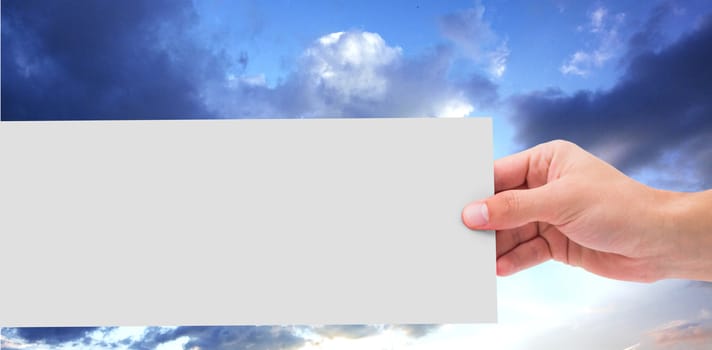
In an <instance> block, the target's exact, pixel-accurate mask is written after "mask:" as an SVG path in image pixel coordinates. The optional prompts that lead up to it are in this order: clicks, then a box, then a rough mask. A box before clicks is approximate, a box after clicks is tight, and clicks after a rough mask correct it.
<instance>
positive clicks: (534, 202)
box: [462, 185, 560, 230]
mask: <svg viewBox="0 0 712 350" xmlns="http://www.w3.org/2000/svg"><path fill="white" fill-rule="evenodd" d="M548 187H549V186H547V185H544V186H541V187H536V188H533V189H526V190H509V191H503V192H500V193H498V194H496V195H494V196H492V197H490V198H487V199H485V200H483V201H475V202H472V203H470V204H468V205H467V206H465V208H464V209H463V210H462V222H463V223H464V224H465V226H467V227H469V228H471V229H479V230H506V229H510V228H515V227H520V226H523V225H525V224H528V223H530V222H534V221H544V222H551V221H552V219H553V217H554V214H555V211H554V209H555V208H557V207H560V204H559V203H557V200H556V198H555V197H554V196H552V195H551V193H550V191H548V190H549V188H548Z"/></svg>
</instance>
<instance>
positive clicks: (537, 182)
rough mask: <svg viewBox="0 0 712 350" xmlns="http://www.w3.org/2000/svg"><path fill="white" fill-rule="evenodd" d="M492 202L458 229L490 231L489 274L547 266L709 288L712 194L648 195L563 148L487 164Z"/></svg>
mask: <svg viewBox="0 0 712 350" xmlns="http://www.w3.org/2000/svg"><path fill="white" fill-rule="evenodd" d="M494 175H495V193H496V194H495V195H494V196H492V197H490V198H488V199H485V200H482V201H476V202H473V203H470V204H468V205H467V206H466V207H465V208H464V210H463V212H462V220H463V223H464V224H465V225H466V226H468V227H470V228H471V229H481V230H496V231H497V233H496V235H497V236H496V237H497V238H496V239H497V274H498V275H501V276H506V275H510V274H513V273H515V272H518V271H521V270H523V269H526V268H529V267H532V266H534V265H537V264H540V263H542V262H544V261H547V260H549V259H554V260H557V261H561V262H564V263H566V264H569V265H573V266H580V267H583V268H584V269H586V270H588V271H590V272H593V273H595V274H598V275H601V276H605V277H609V278H615V279H622V280H630V281H642V282H651V281H656V280H659V279H662V278H673V277H675V278H690V279H701V280H710V281H712V219H711V217H712V191H707V192H700V193H677V192H670V191H661V190H656V189H653V188H651V187H648V186H645V185H643V184H641V183H639V182H636V181H635V180H633V179H631V178H629V177H627V176H625V175H624V174H623V173H621V172H620V171H618V170H616V169H615V168H614V167H612V166H611V165H609V164H607V163H605V162H603V161H602V160H600V159H598V158H596V157H594V156H593V155H592V154H590V153H588V152H586V151H584V150H583V149H581V148H579V147H578V146H576V145H574V144H572V143H570V142H566V141H553V142H549V143H545V144H541V145H539V146H536V147H534V148H531V149H529V150H526V151H524V152H521V153H518V154H514V155H511V156H509V157H505V158H503V159H499V160H497V161H496V162H495V164H494Z"/></svg>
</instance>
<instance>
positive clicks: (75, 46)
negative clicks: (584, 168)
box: [2, 0, 506, 120]
mask: <svg viewBox="0 0 712 350" xmlns="http://www.w3.org/2000/svg"><path fill="white" fill-rule="evenodd" d="M69 4H70V3H69V2H67V1H53V2H51V3H49V4H47V3H45V2H44V1H38V0H28V1H11V2H8V1H6V2H2V6H3V8H2V42H3V48H4V50H2V71H3V73H4V76H3V77H2V87H3V88H2V101H3V104H2V118H3V119H4V120H37V119H163V118H170V119H175V118H206V117H207V118H210V117H213V118H214V117H226V118H255V117H345V116H348V117H410V116H431V117H447V116H452V117H462V116H466V115H468V114H470V113H471V112H472V111H474V110H475V108H478V107H480V106H488V105H491V104H493V103H495V102H496V101H497V100H498V96H497V87H496V85H495V84H494V83H492V82H490V81H489V80H488V79H487V78H485V77H483V76H480V75H478V74H472V75H470V76H466V77H463V78H461V79H457V80H452V79H449V78H448V71H449V69H450V67H451V66H452V64H453V62H454V60H455V55H454V53H453V50H452V49H451V48H449V47H446V46H442V47H435V48H432V49H431V50H430V51H427V52H424V53H422V54H421V55H418V56H414V57H407V58H406V57H404V56H403V53H402V49H401V48H400V47H397V46H392V45H388V43H387V42H386V41H385V40H384V39H383V38H382V37H381V36H380V35H379V34H378V33H372V32H367V31H347V32H335V33H330V34H326V35H324V36H322V37H320V38H317V39H316V40H315V41H313V42H312V44H311V45H309V46H308V47H306V48H305V49H304V51H303V52H302V54H301V55H300V56H299V57H298V59H297V60H296V62H297V63H296V64H295V66H294V67H293V70H292V72H291V73H290V74H288V75H287V76H286V77H285V78H284V79H283V80H281V81H280V82H279V83H277V84H276V85H275V86H268V85H267V83H266V82H267V79H266V77H265V76H264V75H259V74H258V75H254V74H253V75H245V74H244V71H245V68H246V67H247V65H248V64H249V55H248V53H247V52H244V51H237V52H233V53H230V52H228V51H226V50H225V49H221V48H220V47H221V46H220V43H214V42H213V43H207V42H203V41H201V40H200V39H199V38H200V35H198V34H197V33H196V30H197V28H198V24H199V21H200V18H199V16H198V14H197V12H196V10H195V8H194V7H193V3H192V2H191V1H189V0H179V1H175V2H173V1H168V0H157V1H150V2H147V3H140V4H134V3H127V2H120V1H119V2H106V3H99V2H94V1H80V2H72V3H71V5H72V6H69ZM87 28H91V30H87ZM223 46H224V45H223ZM498 50H499V51H498ZM503 50H506V45H505V46H502V47H500V48H499V49H496V50H494V51H493V52H500V53H502V52H504V51H503ZM495 56H497V55H495ZM493 57H494V56H493ZM498 57H500V58H496V57H495V58H496V59H493V62H496V64H501V65H504V62H505V61H506V55H504V56H502V54H500V55H499V56H498ZM497 62H498V63H497Z"/></svg>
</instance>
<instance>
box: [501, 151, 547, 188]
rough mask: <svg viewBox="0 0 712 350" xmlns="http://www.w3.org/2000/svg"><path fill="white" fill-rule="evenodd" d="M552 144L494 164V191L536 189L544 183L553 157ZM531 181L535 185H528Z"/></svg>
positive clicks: (520, 153) (514, 155)
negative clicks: (521, 188) (533, 181)
mask: <svg viewBox="0 0 712 350" xmlns="http://www.w3.org/2000/svg"><path fill="white" fill-rule="evenodd" d="M551 145H552V143H543V144H540V145H537V146H535V147H532V148H530V149H527V150H525V151H522V152H519V153H516V154H513V155H510V156H507V157H504V158H501V159H498V160H496V161H495V162H494V191H495V193H499V192H501V191H506V190H511V189H515V188H519V187H522V186H524V187H527V188H532V187H537V186H541V185H543V184H545V183H546V179H547V174H548V173H549V164H551V159H552V157H553V150H554V148H553V147H551ZM532 179H534V180H536V182H537V183H536V184H532V183H528V182H529V181H531V180H532Z"/></svg>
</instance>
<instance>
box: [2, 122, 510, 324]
mask: <svg viewBox="0 0 712 350" xmlns="http://www.w3.org/2000/svg"><path fill="white" fill-rule="evenodd" d="M492 148H493V145H492V126H491V120H490V119H487V118H466V119H431V118H413V119H319V120H183V121H110V122H105V121H90V122H68V121H67V122H2V123H0V285H1V286H2V287H0V326H84V325H87V326H90V325H91V326H98V325H106V326H143V325H263V324H270V325H276V324H367V323H368V324H372V323H411V324H417V323H471V322H494V321H496V313H497V308H496V305H497V303H496V283H495V237H494V235H493V234H492V232H476V231H471V230H469V229H467V228H466V227H465V226H464V225H463V224H462V221H461V217H460V215H461V210H462V208H463V207H464V206H465V205H466V204H467V203H468V202H470V201H472V200H475V199H479V198H484V197H487V196H489V195H491V194H492V191H493V187H494V186H493V173H492V171H493V161H492V153H493V149H492Z"/></svg>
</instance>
